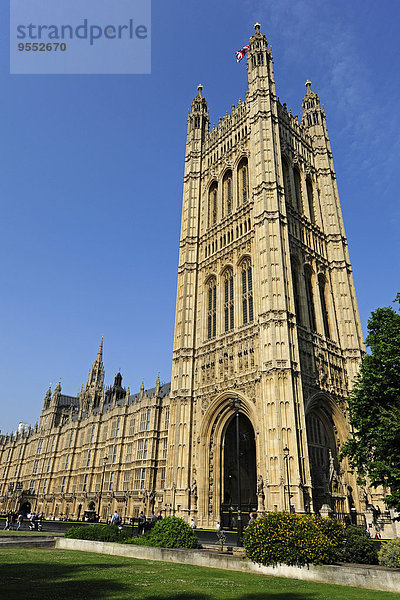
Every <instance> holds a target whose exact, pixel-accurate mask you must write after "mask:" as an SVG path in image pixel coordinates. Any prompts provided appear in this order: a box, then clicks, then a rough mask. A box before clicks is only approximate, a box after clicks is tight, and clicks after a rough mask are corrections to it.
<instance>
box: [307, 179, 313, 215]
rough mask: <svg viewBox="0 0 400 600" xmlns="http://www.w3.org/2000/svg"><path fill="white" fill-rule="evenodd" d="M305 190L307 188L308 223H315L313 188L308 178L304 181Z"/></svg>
mask: <svg viewBox="0 0 400 600" xmlns="http://www.w3.org/2000/svg"><path fill="white" fill-rule="evenodd" d="M306 188H307V200H308V209H309V211H310V221H311V223H315V211H314V194H313V186H312V183H311V179H310V178H309V177H307V179H306Z"/></svg>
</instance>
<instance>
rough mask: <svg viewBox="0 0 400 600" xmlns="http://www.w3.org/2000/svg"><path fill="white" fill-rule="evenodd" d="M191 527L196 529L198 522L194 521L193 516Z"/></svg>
mask: <svg viewBox="0 0 400 600" xmlns="http://www.w3.org/2000/svg"><path fill="white" fill-rule="evenodd" d="M190 527H191V528H192V529H196V523H195V521H194V519H193V517H192V520H191V521H190Z"/></svg>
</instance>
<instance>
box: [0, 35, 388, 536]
mask: <svg viewBox="0 0 400 600" xmlns="http://www.w3.org/2000/svg"><path fill="white" fill-rule="evenodd" d="M247 71H248V90H247V92H246V98H245V100H244V101H241V100H239V102H238V105H237V106H236V107H235V106H232V110H231V112H230V114H228V113H227V114H226V116H225V117H223V118H220V119H219V123H218V126H213V127H210V124H209V116H208V108H207V102H206V99H205V97H204V96H203V93H202V86H201V85H199V86H198V92H197V95H196V97H195V98H194V99H193V101H192V104H191V107H190V110H189V116H188V125H187V140H186V153H185V171H184V188H183V204H182V226H181V237H180V254H179V267H178V284H177V301H176V316H175V333H174V348H173V359H172V376H171V383H170V384H164V385H161V384H160V382H159V380H157V382H156V385H155V387H154V388H152V389H147V390H145V389H144V386H143V384H142V387H141V389H140V391H139V392H138V393H136V394H133V395H132V394H131V393H130V391H129V389H125V388H124V387H123V385H122V376H121V374H120V373H118V374H117V375H116V376H115V379H114V383H113V385H112V387H105V385H104V366H103V361H102V350H103V342H101V344H100V348H99V350H98V353H97V357H96V359H95V361H94V363H93V366H92V367H91V369H90V371H89V376H88V379H87V383H86V385H85V386H84V387H83V388H82V391H81V392H80V394H79V395H78V396H77V397H74V396H67V395H65V394H63V393H62V391H61V385H57V386H56V388H55V389H54V390H53V391H52V390H51V389H49V390H48V391H47V393H46V395H45V398H44V402H43V409H42V412H41V416H40V419H39V422H38V423H37V424H36V425H35V426H34V427H27V426H24V425H22V424H21V425H20V427H19V429H18V431H17V432H15V433H13V434H11V435H1V436H0V512H3V513H4V512H6V511H8V510H22V511H25V512H29V510H34V511H36V512H42V513H43V514H44V515H45V516H46V517H47V518H55V519H57V518H66V517H68V518H82V516H83V514H84V511H85V510H92V511H96V513H98V514H99V516H100V518H101V519H106V518H108V517H109V516H110V515H111V514H112V512H113V511H114V510H115V509H117V510H118V511H119V513H120V514H121V515H122V516H123V517H125V518H127V519H129V518H131V517H134V516H137V515H138V513H139V512H140V511H141V510H144V512H145V513H147V514H148V515H149V514H151V512H152V511H155V512H158V511H162V514H167V515H169V514H176V515H178V516H182V517H183V518H185V519H186V520H190V518H191V517H194V519H195V521H196V524H197V526H200V527H215V524H216V522H217V521H221V522H222V524H223V525H232V524H233V522H234V519H235V515H236V514H237V508H238V504H239V502H238V499H239V493H238V487H239V486H240V507H241V509H242V511H243V513H244V515H245V518H246V514H248V512H249V511H250V510H254V511H258V512H259V513H261V512H263V511H273V510H285V509H286V510H287V509H289V504H290V510H295V511H296V512H319V511H321V509H323V510H327V509H328V510H332V511H333V512H334V513H336V514H338V515H339V514H341V515H343V514H350V515H351V514H356V513H364V514H366V515H367V521H368V520H369V519H371V521H372V509H373V510H374V519H375V524H376V522H377V521H376V512H378V514H379V513H380V514H381V515H382V518H381V519H380V521H381V523H380V524H379V527H380V529H382V528H383V527H385V535H387V536H388V537H389V535H390V532H389V531H387V529H391V528H392V525H391V520H390V518H389V517H388V516H387V511H386V522H387V526H385V519H384V518H383V516H384V515H385V512H384V510H385V505H384V503H383V501H382V490H380V493H379V490H374V489H369V488H360V487H359V486H358V485H357V483H356V475H355V474H354V473H352V472H351V471H350V469H349V465H348V461H347V459H344V460H340V458H339V457H340V447H341V444H342V443H343V441H344V440H345V439H346V438H347V436H348V432H349V423H348V417H347V414H346V397H347V396H348V394H349V390H350V389H351V386H352V382H353V381H354V377H355V375H356V374H357V370H358V367H359V364H360V361H361V359H362V356H363V353H364V343H363V336H362V331H361V325H360V318H359V313H358V308H357V302H356V295H355V289H354V284H353V277H352V270H351V265H350V260H349V254H348V247H347V241H346V236H345V231H344V226H343V220H342V213H341V208H340V203H339V196H338V190H337V184H336V175H335V171H334V167H333V160H332V152H331V147H330V142H329V137H328V132H327V127H326V119H325V112H324V109H323V107H322V106H321V105H320V101H319V97H318V95H317V94H316V93H315V92H314V91H313V90H312V89H311V83H310V82H309V81H307V83H306V92H305V95H304V98H303V102H302V108H303V113H302V116H301V119H299V118H298V117H297V115H292V114H291V112H290V111H288V110H287V108H286V105H285V104H281V103H280V101H279V99H278V98H277V96H276V92H275V82H274V73H273V63H272V54H271V50H270V48H269V46H268V42H267V39H266V37H265V35H264V34H262V33H261V32H260V25H259V24H256V25H255V33H254V34H253V35H252V36H251V38H250V41H249V49H248V53H247ZM237 426H238V429H239V448H237V446H236V441H237V440H236V433H237V432H236V427H237ZM238 476H239V482H240V484H239V486H238ZM352 511H353V513H352ZM321 512H322V511H321ZM378 521H379V519H378ZM389 523H390V525H389Z"/></svg>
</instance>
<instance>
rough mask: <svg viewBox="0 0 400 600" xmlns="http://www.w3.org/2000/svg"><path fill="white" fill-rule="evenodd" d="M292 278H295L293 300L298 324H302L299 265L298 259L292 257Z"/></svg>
mask: <svg viewBox="0 0 400 600" xmlns="http://www.w3.org/2000/svg"><path fill="white" fill-rule="evenodd" d="M292 280H293V301H294V308H295V312H296V320H297V324H298V325H302V324H303V323H302V316H301V303H300V286H299V265H298V262H297V260H296V259H292Z"/></svg>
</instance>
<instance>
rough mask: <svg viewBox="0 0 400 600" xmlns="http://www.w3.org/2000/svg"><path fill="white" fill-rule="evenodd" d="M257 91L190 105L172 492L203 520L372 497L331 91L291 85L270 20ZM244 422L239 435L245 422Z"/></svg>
mask: <svg viewBox="0 0 400 600" xmlns="http://www.w3.org/2000/svg"><path fill="white" fill-rule="evenodd" d="M247 71H248V91H247V93H246V99H245V101H244V102H242V101H241V100H239V103H238V105H237V107H235V106H232V111H231V113H230V114H226V116H225V117H224V118H220V119H219V124H218V126H217V127H213V128H212V129H210V128H209V117H208V109H207V102H206V100H205V98H204V96H203V93H202V86H201V85H199V86H198V93H197V96H196V97H195V98H194V99H193V102H192V104H191V107H190V110H189V117H188V129H187V141H186V155H185V173H184V191H183V207H182V228H181V240H180V258H179V270H178V286H177V304H176V321H175V337H174V351H173V366H172V380H171V396H170V400H171V408H170V427H169V438H168V440H169V441H168V450H169V452H168V459H167V476H166V501H167V502H168V503H169V505H170V506H172V507H173V511H174V512H175V513H176V514H180V515H182V516H189V515H191V516H194V517H195V518H196V520H197V522H198V524H199V525H205V526H207V525H208V526H213V525H214V524H215V522H216V521H220V520H222V523H223V524H225V525H228V524H234V521H235V520H236V518H237V510H238V506H239V508H241V509H242V512H243V515H244V519H246V514H248V512H249V511H251V510H258V511H263V510H283V509H285V508H286V509H288V508H289V506H290V508H291V509H293V510H296V511H311V512H315V511H319V510H320V509H321V508H322V507H324V509H323V510H326V509H327V506H329V507H330V508H331V509H332V510H333V511H336V512H350V510H351V509H353V510H354V509H355V510H357V511H359V510H360V506H359V497H358V490H357V486H356V482H355V478H354V476H352V475H351V474H349V472H348V471H349V469H348V468H347V465H346V464H344V463H343V462H340V461H339V448H340V444H341V443H342V441H343V440H344V439H345V438H346V436H347V432H348V422H347V416H346V412H345V403H344V401H345V398H346V396H347V394H348V392H349V389H350V387H351V385H352V381H353V379H354V375H355V374H356V372H357V368H358V365H359V363H360V359H361V357H362V353H363V339H362V332H361V326H360V320H359V315H358V309H357V303H356V297H355V291H354V285H353V280H352V274H351V266H350V261H349V256H348V250H347V243H346V237H345V232H344V227H343V221H342V215H341V209H340V203H339V197H338V191H337V186H336V176H335V172H334V168H333V161H332V153H331V148H330V143H329V138H328V133H327V128H326V122H325V113H324V110H323V108H322V107H321V106H320V103H319V98H318V96H317V94H316V93H315V92H313V91H312V90H311V83H310V82H307V84H306V86H307V90H306V94H305V96H304V98H303V116H302V119H301V122H300V121H299V120H298V117H297V116H293V115H292V114H291V113H290V112H288V111H287V109H286V105H285V104H283V105H282V104H281V103H280V102H279V100H278V99H277V97H276V93H275V82H274V73H273V64H272V54H271V51H270V48H269V47H268V42H267V39H266V37H265V35H263V34H262V33H261V32H260V25H259V24H256V25H255V33H254V35H252V37H251V38H250V42H249V50H248V54H247ZM237 431H238V432H239V447H238V448H237V445H236V434H237Z"/></svg>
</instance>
